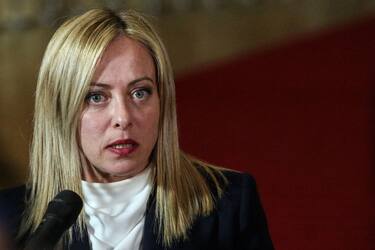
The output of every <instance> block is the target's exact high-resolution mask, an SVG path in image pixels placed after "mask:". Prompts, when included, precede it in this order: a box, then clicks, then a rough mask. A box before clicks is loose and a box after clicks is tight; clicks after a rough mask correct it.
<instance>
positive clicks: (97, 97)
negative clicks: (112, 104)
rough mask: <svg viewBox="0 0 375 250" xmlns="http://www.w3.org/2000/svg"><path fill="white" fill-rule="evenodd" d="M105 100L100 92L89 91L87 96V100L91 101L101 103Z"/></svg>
mask: <svg viewBox="0 0 375 250" xmlns="http://www.w3.org/2000/svg"><path fill="white" fill-rule="evenodd" d="M104 100H105V98H104V96H103V95H102V94H100V93H89V94H88V95H87V97H86V101H87V102H89V103H95V104H97V103H101V102H103V101H104Z"/></svg>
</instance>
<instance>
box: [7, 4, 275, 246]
mask: <svg viewBox="0 0 375 250" xmlns="http://www.w3.org/2000/svg"><path fill="white" fill-rule="evenodd" d="M35 103H36V104H35V117H34V134H33V142H32V148H31V160H30V167H31V171H30V179H29V181H28V184H27V200H26V203H25V208H24V209H23V208H22V205H20V204H22V202H20V199H18V200H16V201H14V202H13V203H12V204H16V205H17V206H18V208H19V209H18V210H17V209H14V211H15V212H14V213H15V215H14V214H13V216H16V218H18V217H20V214H19V213H20V211H21V212H22V211H23V216H22V220H21V222H20V225H19V229H17V230H18V240H19V242H21V244H22V242H25V239H27V237H28V236H29V235H30V233H32V232H33V231H35V229H36V227H37V226H38V225H39V224H40V222H41V220H42V217H43V214H44V212H45V210H46V207H47V204H48V202H49V201H50V200H52V199H53V197H54V196H55V195H56V194H57V193H58V192H59V191H61V190H64V189H70V190H73V191H74V192H76V193H78V194H79V195H80V196H81V197H82V198H83V200H84V211H83V212H82V213H81V215H80V217H79V218H78V220H77V222H76V225H75V226H74V227H72V228H71V229H70V230H69V233H67V234H65V235H64V238H63V240H62V241H61V242H60V246H63V247H64V248H65V249H68V248H69V249H84V248H89V247H90V246H91V248H92V249H207V248H212V249H273V247H272V242H271V240H270V237H269V234H268V229H267V224H266V220H265V216H264V213H263V210H262V207H261V204H260V201H259V198H258V195H257V191H256V187H255V182H254V180H253V179H252V178H251V177H250V176H248V175H246V174H241V173H237V172H233V171H227V170H224V169H219V168H216V167H213V166H211V165H209V164H206V163H203V162H200V161H198V160H196V159H194V158H192V157H190V156H187V155H185V154H184V153H183V152H182V151H181V150H180V149H179V145H178V136H177V122H176V107H175V92H174V82H173V75H172V69H171V66H170V63H169V59H168V57H167V53H166V51H165V48H164V46H163V44H162V42H161V40H160V38H159V37H158V35H157V34H156V33H155V32H154V30H153V28H152V27H151V25H150V24H149V23H148V22H147V21H146V20H145V19H144V18H143V17H142V16H141V15H139V14H137V13H135V12H131V11H128V12H121V13H118V14H117V13H114V12H112V11H109V10H91V11H88V12H86V13H85V14H83V15H81V16H78V17H75V18H72V19H70V20H68V21H67V22H65V23H64V24H63V25H62V26H61V27H60V28H59V29H58V30H57V31H56V33H55V34H54V36H53V37H52V39H51V41H50V43H49V45H48V47H47V50H46V52H45V55H44V58H43V62H42V65H41V69H40V72H39V78H38V84H37V90H36V100H35ZM7 192H8V196H9V192H12V191H7ZM17 192H18V193H20V189H17ZM21 193H24V191H23V192H21ZM20 196H22V195H19V194H18V195H17V196H16V197H20ZM13 197H15V196H13ZM13 200H14V199H13ZM16 205H14V206H16ZM20 207H21V208H20ZM17 215H18V217H17ZM12 227H13V228H18V225H17V222H13V224H12Z"/></svg>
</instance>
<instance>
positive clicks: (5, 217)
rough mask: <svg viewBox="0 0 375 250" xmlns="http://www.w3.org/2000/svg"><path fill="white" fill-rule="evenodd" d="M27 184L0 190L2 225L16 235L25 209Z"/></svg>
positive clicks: (0, 217) (0, 221) (0, 220)
mask: <svg viewBox="0 0 375 250" xmlns="http://www.w3.org/2000/svg"><path fill="white" fill-rule="evenodd" d="M25 194H26V186H25V185H22V186H18V187H13V188H6V189H1V190H0V226H1V228H3V230H6V231H7V232H9V233H10V234H11V235H14V234H15V233H16V232H17V230H18V226H19V223H20V222H21V218H22V213H23V211H24V209H25Z"/></svg>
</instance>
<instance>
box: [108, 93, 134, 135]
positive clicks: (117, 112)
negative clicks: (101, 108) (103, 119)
mask: <svg viewBox="0 0 375 250" xmlns="http://www.w3.org/2000/svg"><path fill="white" fill-rule="evenodd" d="M112 124H113V127H114V128H120V129H123V130H125V129H127V128H128V127H130V126H131V125H132V121H131V108H130V107H129V105H127V104H126V102H125V101H124V100H117V101H115V102H114V107H113V121H112Z"/></svg>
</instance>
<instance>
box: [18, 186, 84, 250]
mask: <svg viewBox="0 0 375 250" xmlns="http://www.w3.org/2000/svg"><path fill="white" fill-rule="evenodd" d="M82 207H83V202H82V199H81V197H80V196H79V195H78V194H76V193H74V192H73V191H70V190H64V191H61V192H60V193H58V194H57V195H56V196H55V198H54V199H53V200H52V201H50V202H49V203H48V207H47V211H46V212H45V214H44V216H43V220H42V223H40V225H39V226H38V228H37V229H36V230H35V232H34V233H33V234H32V235H31V237H30V239H29V241H28V243H27V244H26V248H25V250H34V249H43V250H46V249H47V250H50V249H54V246H55V245H56V244H57V242H58V241H59V239H60V238H61V236H62V235H63V233H64V232H65V231H66V230H67V229H69V227H70V226H72V225H73V224H74V222H75V221H76V219H77V217H78V215H79V213H80V212H81V209H82Z"/></svg>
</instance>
